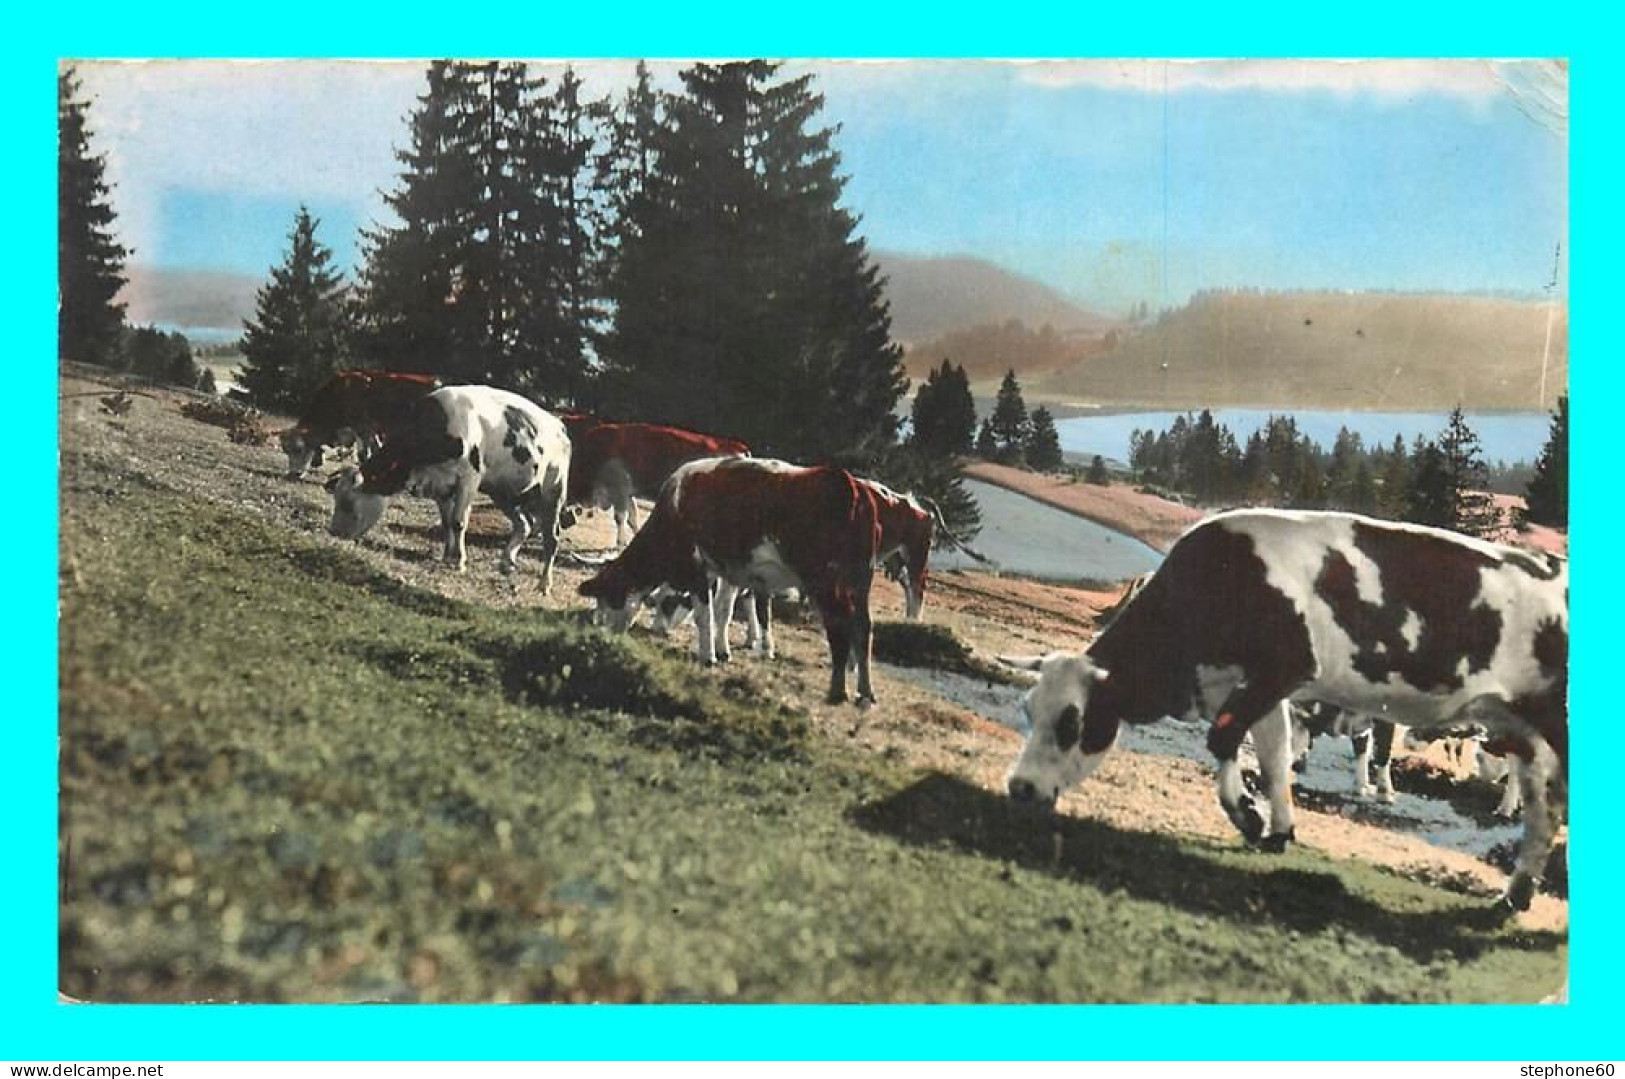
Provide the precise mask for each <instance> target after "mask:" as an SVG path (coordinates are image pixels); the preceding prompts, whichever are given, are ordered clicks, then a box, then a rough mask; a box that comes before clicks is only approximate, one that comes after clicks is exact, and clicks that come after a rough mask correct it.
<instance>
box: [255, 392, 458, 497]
mask: <svg viewBox="0 0 1625 1079" xmlns="http://www.w3.org/2000/svg"><path fill="white" fill-rule="evenodd" d="M439 388H440V380H439V379H437V378H434V377H432V376H429V375H408V374H401V373H398V372H393V371H340V372H339V373H338V374H336V375H334V376H333V377H332V378H330V379H328V380H327V381H326V382H324V383H322V386H321V388H320V389H319V390H317V391H316V393H315V394H314V395H313V396H312V397H311V399H310V400H309V402H307V403H306V405H305V408H304V411H303V412H301V413H300V415H299V421H298V422H297V423H295V424H294V425H293V426H292V427H290V428H288V429H287V430H286V431H283V432H282V434H281V436H280V437H281V443H282V452H283V453H285V454H287V455H288V478H289V479H298V478H299V477H300V476H302V475H304V474H305V469H307V468H312V467H314V468H320V467H321V464H322V449H323V448H324V447H326V446H337V445H340V444H342V443H343V442H345V441H346V437H345V432H349V433H350V435H351V436H352V437H354V438H355V439H356V440H357V441H358V442H359V443H360V446H361V450H362V454H361V455H362V456H363V457H364V456H365V451H366V450H369V449H371V448H372V446H373V444H374V443H375V442H376V441H378V440H380V439H381V438H382V436H383V435H384V434H385V433H386V432H388V431H389V429H390V428H391V427H394V426H396V425H398V424H401V423H404V422H405V421H406V420H407V418H408V417H409V416H410V415H411V413H412V410H413V409H414V408H415V407H416V405H417V403H418V402H419V401H420V400H422V399H423V398H424V397H425V396H427V395H428V394H430V393H433V392H434V391H435V390H437V389H439Z"/></svg>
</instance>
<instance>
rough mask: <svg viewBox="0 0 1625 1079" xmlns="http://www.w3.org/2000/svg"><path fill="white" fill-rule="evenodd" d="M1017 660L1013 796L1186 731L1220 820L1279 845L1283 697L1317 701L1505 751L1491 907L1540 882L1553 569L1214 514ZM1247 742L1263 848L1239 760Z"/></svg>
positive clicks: (1560, 569)
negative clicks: (1102, 603)
mask: <svg viewBox="0 0 1625 1079" xmlns="http://www.w3.org/2000/svg"><path fill="white" fill-rule="evenodd" d="M1022 665H1024V666H1027V667H1031V668H1033V669H1036V670H1038V671H1039V672H1040V674H1039V677H1038V679H1037V684H1036V685H1035V686H1034V688H1033V689H1032V690H1031V691H1030V692H1029V693H1028V694H1027V696H1026V698H1025V699H1024V705H1025V707H1026V709H1027V714H1028V716H1029V717H1030V720H1031V724H1032V729H1031V733H1030V735H1029V736H1028V739H1027V743H1026V745H1025V747H1024V748H1023V750H1022V753H1021V757H1020V759H1019V760H1018V761H1017V762H1016V764H1015V767H1014V768H1013V770H1012V771H1011V774H1010V777H1009V781H1008V787H1009V791H1010V796H1011V797H1012V798H1013V799H1016V800H1019V801H1025V802H1033V803H1039V804H1043V805H1049V806H1053V804H1054V801H1055V799H1056V797H1057V796H1058V795H1059V794H1060V792H1061V791H1062V790H1065V789H1066V788H1068V787H1070V786H1072V785H1073V784H1075V783H1077V782H1078V781H1079V780H1081V779H1083V778H1085V777H1086V776H1088V775H1089V774H1090V773H1092V772H1093V771H1094V770H1095V769H1096V768H1098V767H1099V765H1100V762H1101V760H1102V758H1103V757H1104V756H1105V754H1106V751H1107V750H1109V749H1110V748H1111V746H1112V745H1113V743H1114V742H1115V741H1116V739H1117V731H1118V725H1119V724H1120V723H1123V722H1129V723H1145V722H1149V721H1152V720H1155V719H1157V718H1159V717H1162V716H1168V715H1175V716H1179V715H1185V716H1192V717H1201V718H1205V719H1209V720H1211V724H1212V725H1211V727H1210V728H1209V731H1208V739H1207V741H1208V748H1209V749H1210V750H1211V751H1212V752H1213V754H1214V756H1215V757H1217V758H1218V760H1219V762H1220V769H1219V799H1220V802H1221V804H1222V805H1223V807H1224V810H1225V812H1226V813H1227V814H1228V815H1229V817H1230V819H1231V821H1232V822H1233V823H1235V824H1236V826H1237V827H1238V828H1239V829H1240V830H1241V831H1242V833H1243V834H1244V835H1245V836H1246V837H1247V838H1248V839H1249V840H1263V841H1264V842H1265V844H1266V846H1267V847H1269V848H1272V849H1279V848H1281V847H1284V845H1285V843H1286V841H1287V840H1288V839H1289V838H1290V837H1291V835H1292V821H1291V799H1290V795H1289V793H1288V791H1287V775H1286V773H1287V771H1288V761H1287V756H1288V753H1289V750H1288V742H1289V740H1290V739H1289V737H1288V734H1287V730H1288V723H1287V716H1286V701H1287V699H1288V698H1298V699H1304V700H1311V699H1312V700H1322V701H1327V702H1330V703H1333V704H1336V705H1338V706H1340V707H1343V708H1348V709H1350V710H1352V711H1356V712H1363V713H1366V714H1372V715H1382V716H1386V717H1388V718H1390V719H1393V720H1394V721H1397V722H1403V723H1406V724H1409V725H1412V726H1415V727H1419V728H1423V729H1427V728H1433V727H1440V726H1446V725H1449V724H1451V723H1458V722H1476V723H1480V724H1482V725H1483V726H1484V727H1485V728H1486V729H1488V730H1490V731H1491V732H1492V733H1494V734H1496V735H1504V736H1509V737H1512V738H1516V739H1518V740H1519V742H1520V744H1521V745H1522V746H1523V747H1525V748H1526V749H1527V750H1528V754H1527V756H1526V758H1525V761H1524V767H1523V768H1522V769H1521V780H1522V784H1523V795H1524V803H1525V812H1524V819H1525V826H1524V836H1523V843H1522V846H1521V849H1520V851H1519V854H1518V860H1517V866H1516V869H1515V872H1514V873H1513V876H1512V879H1511V881H1510V883H1509V885H1508V888H1507V892H1506V894H1505V895H1504V896H1503V897H1502V902H1503V903H1504V904H1505V905H1506V906H1507V907H1510V908H1512V909H1518V910H1521V909H1525V908H1526V907H1527V906H1528V904H1529V901H1530V898H1531V897H1532V895H1533V893H1534V890H1535V887H1536V885H1537V883H1538V881H1539V876H1540V874H1541V873H1542V872H1543V871H1544V868H1545V863H1546V857H1547V853H1548V852H1549V850H1550V847H1551V842H1552V836H1553V832H1554V830H1555V826H1556V825H1555V821H1554V817H1553V811H1554V808H1555V807H1554V806H1553V805H1552V804H1551V803H1550V802H1549V800H1548V795H1549V794H1557V793H1559V792H1561V791H1562V790H1564V789H1566V775H1567V767H1568V563H1567V561H1566V560H1564V559H1561V558H1558V557H1556V556H1553V555H1549V554H1544V553H1535V552H1530V551H1524V550H1520V549H1517V548H1513V547H1503V546H1498V545H1495V544H1490V543H1485V542H1482V541H1479V540H1474V539H1469V538H1467V537H1464V536H1460V535H1457V534H1455V533H1451V532H1445V531H1442V530H1438V529H1430V528H1421V527H1416V526H1409V525H1400V524H1394V523H1391V522H1385V521H1377V520H1371V519H1368V518H1363V517H1358V516H1354V515H1352V514H1341V513H1295V512H1284V511H1273V510H1243V511H1237V512H1233V513H1226V514H1221V515H1219V516H1216V517H1212V518H1209V519H1208V520H1206V521H1203V522H1201V523H1199V524H1198V525H1196V526H1195V527H1193V528H1192V529H1191V530H1190V531H1188V532H1186V533H1185V535H1184V536H1183V537H1181V538H1180V540H1179V542H1178V543H1176V544H1175V545H1174V547H1173V549H1172V550H1170V551H1169V553H1168V557H1167V560H1166V561H1165V562H1164V563H1163V565H1162V567H1161V568H1160V569H1159V570H1158V571H1157V572H1156V574H1155V575H1154V576H1153V577H1152V579H1151V581H1150V583H1148V584H1147V585H1146V586H1145V588H1144V589H1143V590H1142V591H1141V592H1140V594H1139V595H1138V596H1136V597H1135V598H1134V599H1133V600H1132V601H1131V602H1130V603H1129V605H1128V606H1127V607H1125V608H1124V609H1123V611H1122V613H1121V614H1120V615H1119V616H1118V618H1117V620H1116V621H1115V622H1113V623H1112V624H1111V625H1110V626H1109V627H1107V628H1106V630H1105V631H1104V632H1102V633H1101V634H1100V635H1099V636H1098V637H1097V638H1096V639H1095V641H1094V643H1093V644H1091V645H1090V646H1089V648H1088V650H1087V651H1086V652H1085V653H1083V654H1079V655H1068V654H1059V653H1058V654H1055V655H1051V656H1048V657H1046V658H1043V659H1035V660H1026V661H1022ZM1249 730H1250V731H1252V732H1253V737H1254V744H1255V748H1257V749H1258V755H1259V758H1260V764H1261V766H1262V769H1263V771H1264V774H1265V780H1266V783H1267V785H1268V787H1269V795H1270V803H1271V804H1270V808H1271V819H1270V825H1269V832H1268V833H1267V835H1266V833H1265V825H1264V822H1263V820H1262V818H1261V816H1260V815H1259V813H1258V812H1257V810H1256V809H1255V807H1254V805H1253V803H1252V799H1251V798H1250V797H1248V796H1247V794H1246V792H1245V790H1244V789H1243V787H1242V784H1241V778H1240V774H1239V769H1238V767H1237V765H1236V751H1237V749H1238V747H1239V746H1240V744H1241V741H1242V739H1243V738H1244V737H1245V736H1246V735H1247V733H1248V731H1249ZM1261 735H1262V737H1260V736H1261Z"/></svg>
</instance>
